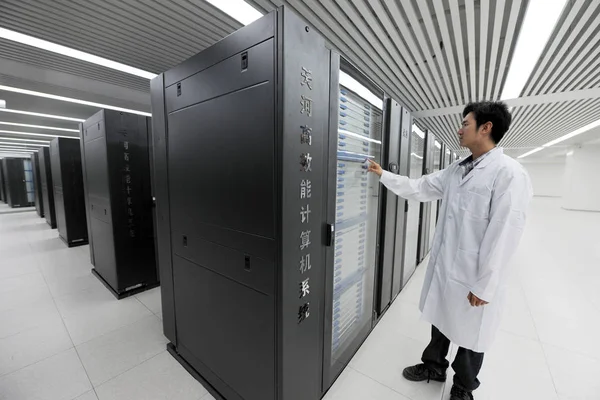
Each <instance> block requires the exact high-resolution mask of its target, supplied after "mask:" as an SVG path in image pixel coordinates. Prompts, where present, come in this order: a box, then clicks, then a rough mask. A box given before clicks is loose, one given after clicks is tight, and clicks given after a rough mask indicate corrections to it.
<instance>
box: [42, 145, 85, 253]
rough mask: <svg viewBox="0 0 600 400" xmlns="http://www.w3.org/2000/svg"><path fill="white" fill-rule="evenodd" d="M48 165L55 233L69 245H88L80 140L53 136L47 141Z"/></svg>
mask: <svg viewBox="0 0 600 400" xmlns="http://www.w3.org/2000/svg"><path fill="white" fill-rule="evenodd" d="M50 164H51V171H52V183H53V186H54V188H53V189H54V209H55V212H56V226H57V228H58V234H59V236H60V238H61V239H62V240H63V241H64V242H65V243H66V244H67V246H69V247H73V246H80V245H84V244H87V243H88V232H87V221H86V213H85V199H84V194H83V172H82V169H81V150H80V148H79V140H78V139H69V138H62V137H58V138H55V139H53V140H52V141H51V142H50Z"/></svg>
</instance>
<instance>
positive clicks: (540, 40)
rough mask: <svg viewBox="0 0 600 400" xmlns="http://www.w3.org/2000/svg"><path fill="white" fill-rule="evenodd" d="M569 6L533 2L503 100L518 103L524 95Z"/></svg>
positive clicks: (561, 0) (555, 1)
mask: <svg viewBox="0 0 600 400" xmlns="http://www.w3.org/2000/svg"><path fill="white" fill-rule="evenodd" d="M566 2H567V0H552V1H548V0H530V1H529V5H528V6H527V12H526V13H525V18H524V19H523V24H522V25H521V31H520V33H519V39H518V40H517V45H516V47H515V52H514V54H513V57H512V61H511V62H510V68H509V70H508V75H507V76H506V82H505V83H504V88H503V90H502V96H501V99H502V100H508V99H516V98H518V97H519V96H520V95H521V92H522V91H523V87H524V86H525V84H526V83H527V79H529V76H530V75H531V71H533V68H534V67H535V65H536V64H537V62H538V59H539V58H540V55H541V54H542V51H543V50H544V48H545V47H546V43H547V42H548V39H549V38H550V35H551V34H552V31H553V30H554V26H555V25H556V22H557V21H558V18H559V17H560V15H561V13H562V11H563V9H564V8H565V4H566ZM540 16H543V17H542V18H540Z"/></svg>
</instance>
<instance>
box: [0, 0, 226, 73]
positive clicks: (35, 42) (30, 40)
mask: <svg viewBox="0 0 600 400" xmlns="http://www.w3.org/2000/svg"><path fill="white" fill-rule="evenodd" d="M227 1H228V2H229V1H230V0H227ZM0 37H1V38H4V39H8V40H12V41H13V42H19V43H23V44H26V45H28V46H33V47H37V48H38V49H43V50H47V51H51V52H53V53H58V54H62V55H63V56H67V57H73V58H76V59H78V60H82V61H87V62H90V63H92V64H96V65H101V66H103V67H106V68H110V69H114V70H117V71H121V72H125V73H127V74H131V75H135V76H139V77H142V78H146V79H152V78H154V77H155V76H156V74H153V73H152V72H148V71H144V70H141V69H139V68H134V67H130V66H129V65H125V64H121V63H118V62H116V61H111V60H108V59H106V58H102V57H98V56H95V55H93V54H89V53H85V52H83V51H79V50H75V49H71V48H69V47H66V46H61V45H60V44H56V43H52V42H48V41H46V40H42V39H38V38H35V37H33V36H28V35H23V34H22V33H18V32H15V31H11V30H8V29H4V28H0Z"/></svg>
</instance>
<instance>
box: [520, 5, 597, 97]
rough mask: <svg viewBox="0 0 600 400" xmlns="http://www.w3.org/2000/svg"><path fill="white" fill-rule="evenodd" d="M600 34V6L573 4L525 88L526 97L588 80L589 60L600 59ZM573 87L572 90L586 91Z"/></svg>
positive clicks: (554, 33) (563, 17) (581, 87)
mask: <svg viewBox="0 0 600 400" xmlns="http://www.w3.org/2000/svg"><path fill="white" fill-rule="evenodd" d="M599 34H600V2H598V1H590V0H578V1H570V2H568V3H567V7H566V9H565V10H564V11H563V14H562V16H561V18H560V19H559V22H558V24H557V26H556V28H555V30H554V32H553V35H552V38H551V40H550V41H549V44H548V45H547V46H546V49H545V50H544V53H543V54H542V56H541V58H540V61H539V62H538V64H537V66H536V69H535V70H534V71H533V74H532V75H531V77H530V79H529V80H528V82H527V84H526V85H525V90H524V92H523V93H524V94H525V95H536V94H544V93H552V92H556V91H559V90H557V89H558V88H563V89H564V88H566V85H565V84H566V83H567V82H569V81H570V80H571V79H572V78H577V77H579V78H582V79H585V78H586V77H587V76H588V75H587V74H589V73H590V72H592V71H589V69H588V72H587V73H584V71H583V70H584V69H585V67H586V66H587V63H586V62H585V60H590V57H592V59H593V58H595V57H596V56H597V55H598V41H599V40H600V39H599ZM586 88H588V86H585V85H581V86H572V87H571V88H570V89H571V90H573V89H586Z"/></svg>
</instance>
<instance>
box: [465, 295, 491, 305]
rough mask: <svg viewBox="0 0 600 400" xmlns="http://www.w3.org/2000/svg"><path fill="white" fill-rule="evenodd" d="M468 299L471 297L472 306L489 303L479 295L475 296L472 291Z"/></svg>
mask: <svg viewBox="0 0 600 400" xmlns="http://www.w3.org/2000/svg"><path fill="white" fill-rule="evenodd" d="M467 299H469V303H471V306H473V307H480V306H485V305H486V304H488V302H487V301H483V300H481V299H480V298H479V297H477V296H475V295H474V294H473V293H471V292H469V295H468V296H467Z"/></svg>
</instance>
